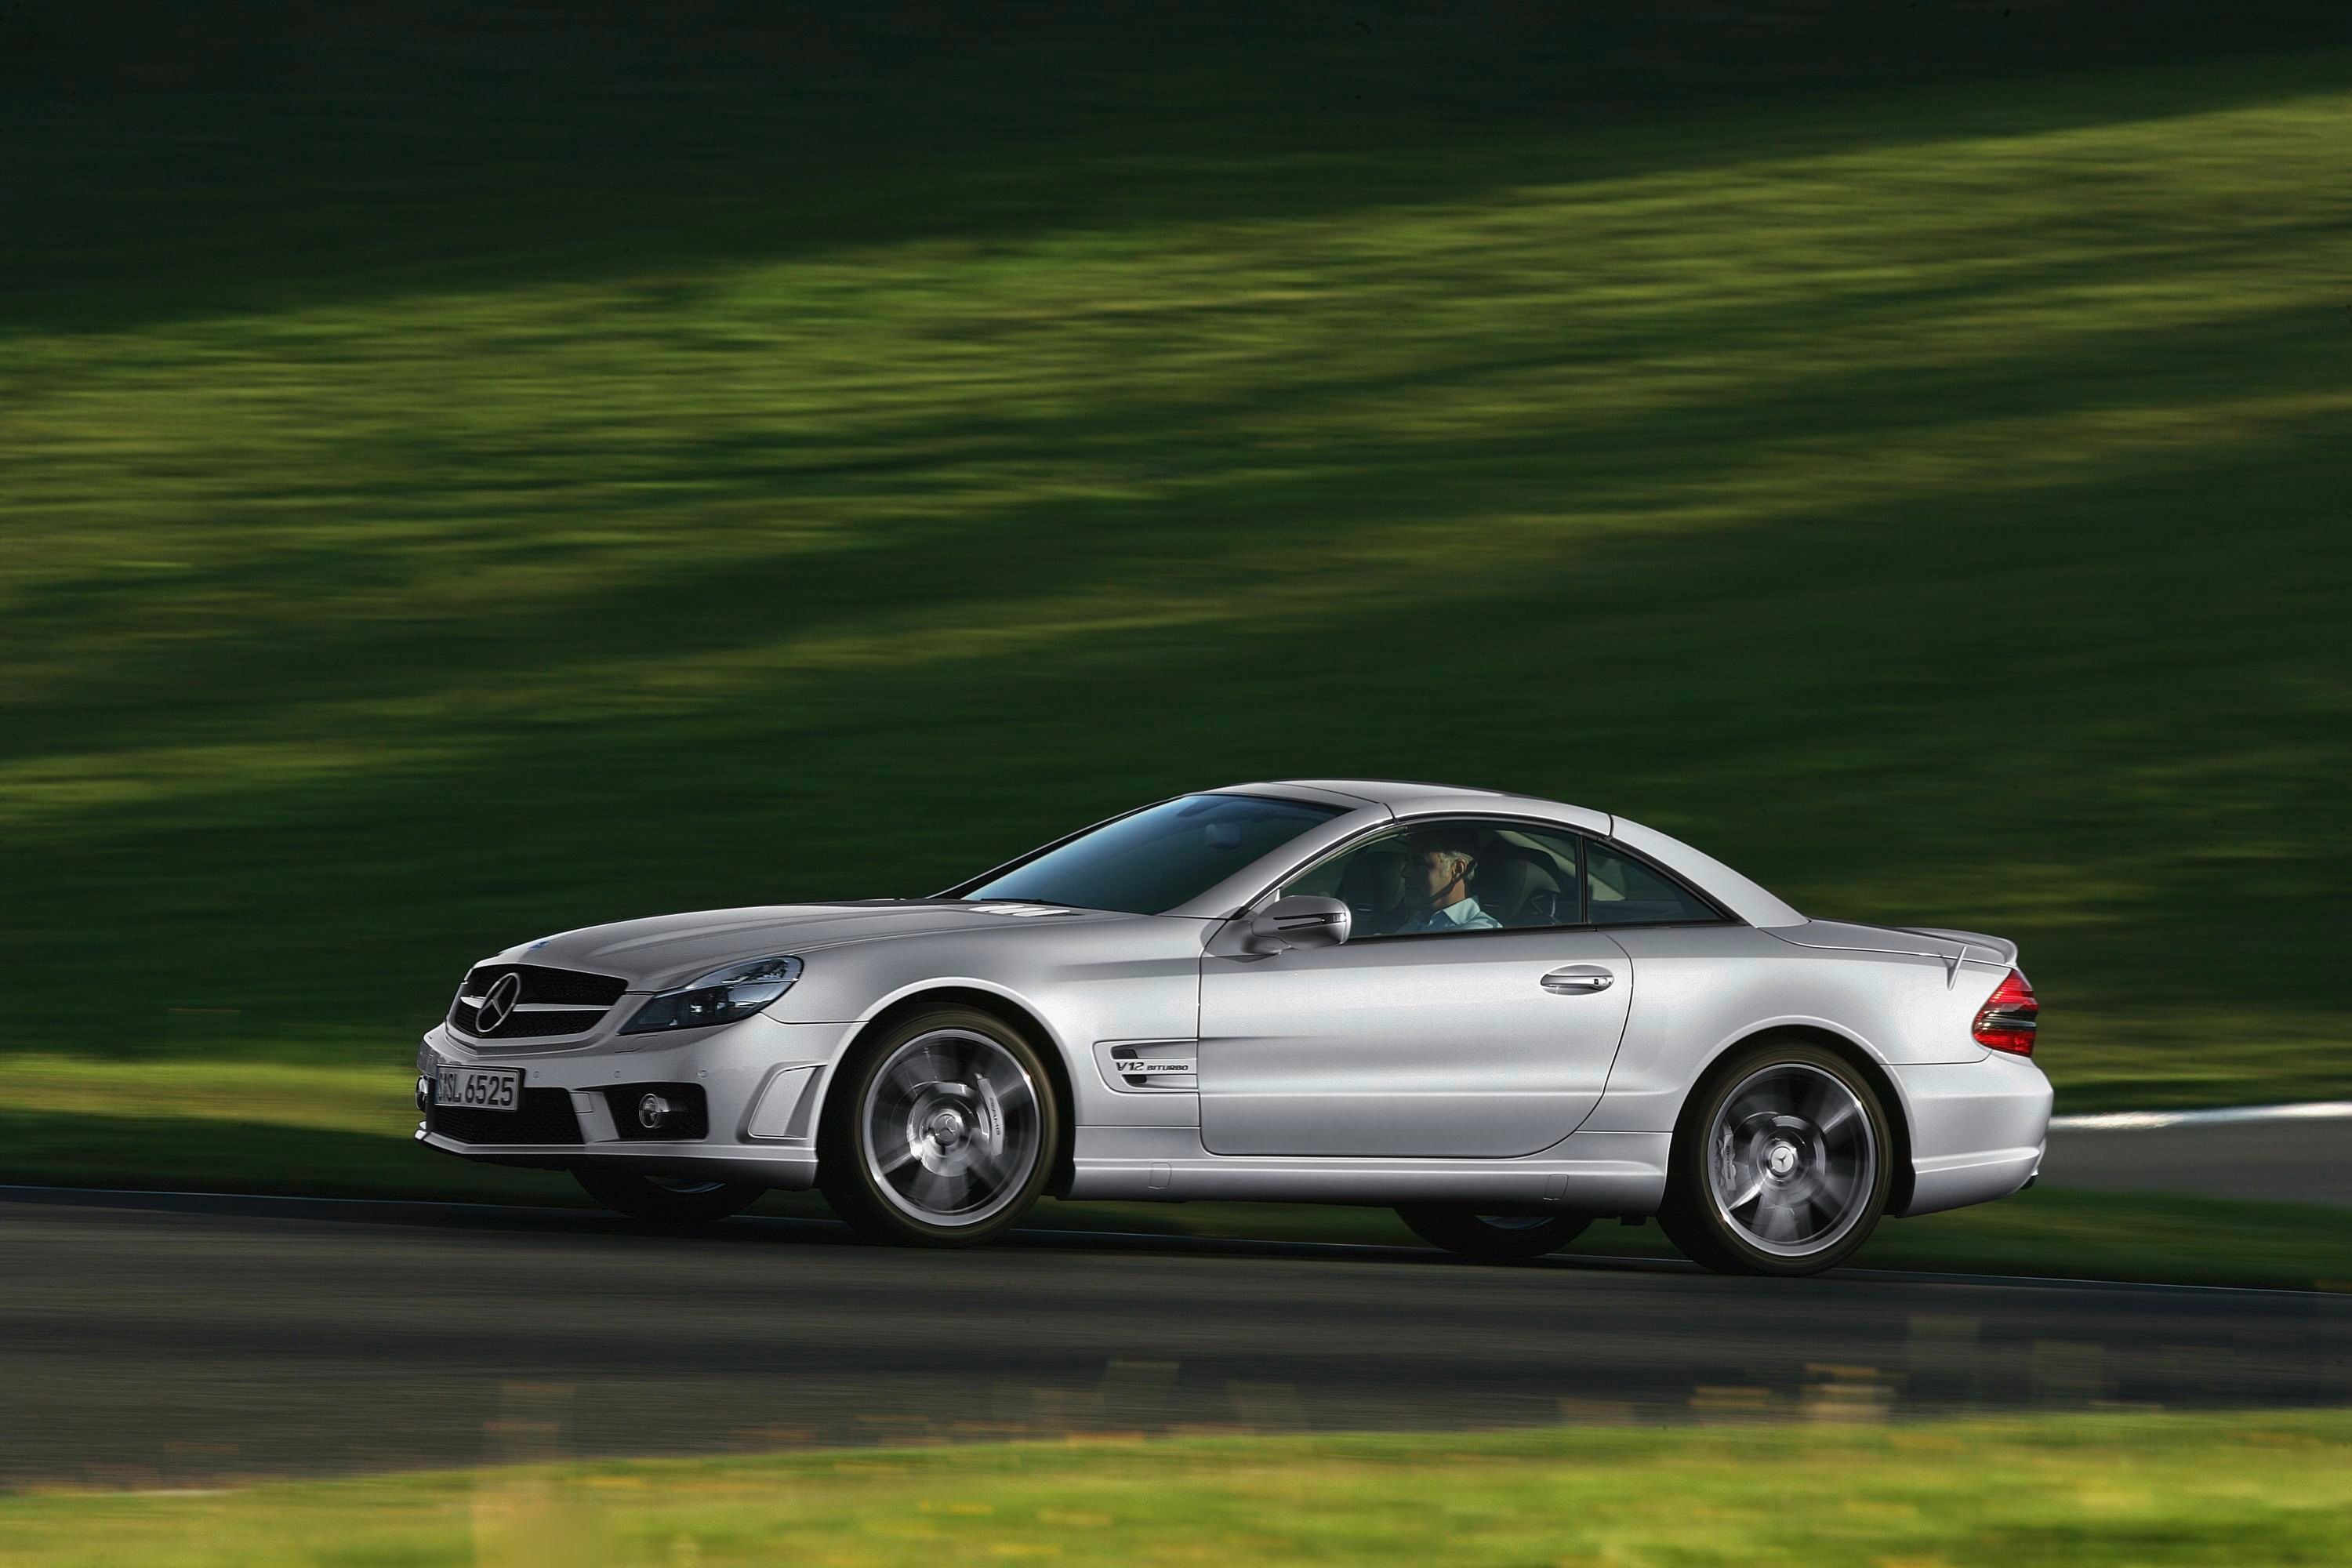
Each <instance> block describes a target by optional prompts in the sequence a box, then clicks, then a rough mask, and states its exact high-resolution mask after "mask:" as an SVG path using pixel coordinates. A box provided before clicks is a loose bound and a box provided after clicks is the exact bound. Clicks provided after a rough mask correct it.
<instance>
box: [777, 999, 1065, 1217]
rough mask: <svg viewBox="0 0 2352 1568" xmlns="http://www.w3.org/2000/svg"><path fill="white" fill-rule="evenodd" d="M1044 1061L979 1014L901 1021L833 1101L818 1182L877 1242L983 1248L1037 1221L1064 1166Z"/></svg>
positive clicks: (942, 1013) (947, 1013)
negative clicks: (1032, 1218)
mask: <svg viewBox="0 0 2352 1568" xmlns="http://www.w3.org/2000/svg"><path fill="white" fill-rule="evenodd" d="M1063 1137H1064V1130H1063V1126H1062V1112H1061V1107H1060V1103H1059V1101H1058V1100H1056V1098H1055V1092H1054V1079H1053V1078H1052V1076H1051V1074H1050V1073H1049V1072H1048V1071H1047V1070H1046V1067H1045V1058H1043V1057H1042V1056H1040V1055H1039V1054H1038V1051H1037V1047H1035V1046H1034V1045H1032V1044H1031V1043H1030V1041H1029V1040H1028V1038H1027V1037H1024V1035H1023V1034H1022V1033H1021V1031H1020V1030H1018V1029H1016V1028H1014V1027H1013V1026H1011V1025H1010V1024H1007V1023H1006V1022H1004V1020H1003V1019H1002V1018H998V1017H996V1016H993V1015H991V1014H987V1013H982V1012H979V1011H977V1010H975V1009H972V1008H969V1007H947V1008H940V1009H939V1010H938V1011H935V1012H929V1013H923V1014H919V1015H917V1016H913V1017H909V1018H906V1019H903V1020H901V1021H900V1022H899V1023H898V1024H895V1025H893V1026H891V1027H890V1028H888V1029H887V1030H886V1031H884V1032H883V1033H882V1034H880V1035H879V1036H877V1037H875V1038H873V1039H871V1040H869V1041H866V1042H862V1043H861V1045H860V1046H859V1048H858V1050H857V1053H856V1056H855V1057H854V1058H852V1059H851V1061H850V1063H849V1064H848V1067H847V1068H846V1070H845V1071H844V1072H843V1073H842V1075H841V1076H840V1078H839V1079H837V1080H836V1082H835V1087H834V1090H833V1092H832V1093H830V1094H828V1095H827V1096H826V1097H825V1107H824V1121H823V1122H822V1123H821V1125H820V1128H819V1134H818V1141H817V1182H818V1184H819V1185H820V1186H821V1187H822V1188H823V1189H824V1195H825V1199H826V1201H827V1202H829V1203H831V1204H832V1205H833V1208H834V1212H835V1213H836V1214H838V1215H841V1217H842V1218H843V1219H845V1220H846V1221H847V1222H848V1223H849V1227H850V1228H851V1229H852V1230H854V1231H856V1233H857V1234H858V1235H859V1236H861V1237H865V1238H866V1240H868V1241H874V1242H881V1243H885V1244H888V1245H893V1246H898V1247H976V1246H978V1245H979V1244H981V1243H982V1242H984V1241H989V1240H992V1239H993V1238H994V1237H998V1236H1001V1235H1003V1233H1004V1232H1005V1231H1007V1230H1010V1229H1012V1228H1013V1226H1016V1225H1019V1224H1020V1223H1021V1221H1022V1220H1023V1219H1024V1217H1026V1216H1027V1215H1028V1213H1029V1211H1030V1209H1031V1208H1032V1207H1034V1205H1035V1204H1036V1202H1037V1198H1038V1195H1039V1194H1041V1193H1043V1192H1044V1191H1045V1183H1046V1182H1047V1180H1048V1179H1049V1178H1050V1177H1051V1176H1052V1175H1053V1173H1054V1169H1055V1162H1056V1161H1057V1160H1059V1159H1060V1157H1061V1151H1062V1139H1063Z"/></svg>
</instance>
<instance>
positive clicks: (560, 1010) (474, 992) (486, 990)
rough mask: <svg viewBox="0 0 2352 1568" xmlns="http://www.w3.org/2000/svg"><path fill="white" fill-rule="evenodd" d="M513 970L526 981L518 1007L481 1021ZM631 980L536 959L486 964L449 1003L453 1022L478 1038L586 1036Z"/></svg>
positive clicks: (513, 972) (459, 988)
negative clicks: (493, 1023) (485, 1005)
mask: <svg viewBox="0 0 2352 1568" xmlns="http://www.w3.org/2000/svg"><path fill="white" fill-rule="evenodd" d="M509 975H514V976H516V977H517V978H519V979H520V982H521V985H522V989H521V993H520V995H518V996H517V997H516V998H515V1000H514V1006H513V1007H512V1009H511V1010H510V1011H509V1013H508V1014H507V1016H505V1017H503V1018H501V1019H499V1021H498V1026H497V1027H495V1028H491V1029H484V1028H482V1027H481V1026H480V1015H481V1005H482V1001H483V999H484V998H485V997H486V996H488V994H490V992H491V989H492V988H493V987H495V986H496V985H497V984H499V982H500V981H501V980H504V979H505V978H506V977H507V976H509ZM628 988H629V983H628V982H627V981H625V980H623V979H620V978H619V977H618V976H615V975H611V974H584V973H581V972H580V971H579V970H576V969H549V968H546V967H544V966H542V965H541V964H536V963H485V964H481V965H479V966H478V967H477V968H475V969H474V970H473V971H472V972H471V973H468V974H467V976H466V983H465V984H463V985H460V986H458V987H457V1000H456V1001H455V1002H453V1003H451V1004H450V1005H449V1023H450V1026H451V1027H453V1028H455V1029H457V1030H458V1031H460V1032H461V1033H463V1034H467V1035H470V1036H472V1037H474V1038H476V1039H478V1040H494V1041H507V1040H542V1039H548V1038H551V1037H555V1036H560V1035H584V1034H586V1033H587V1032H588V1031H589V1030H591V1029H593V1028H594V1027H595V1026H597V1025H598V1024H599V1023H601V1022H603V1021H604V1015H605V1014H607V1013H609V1012H611V1011H612V1010H613V1004H614V1003H615V1002H618V1001H619V1000H620V999H621V994H622V993H623V992H625V991H626V990H628Z"/></svg>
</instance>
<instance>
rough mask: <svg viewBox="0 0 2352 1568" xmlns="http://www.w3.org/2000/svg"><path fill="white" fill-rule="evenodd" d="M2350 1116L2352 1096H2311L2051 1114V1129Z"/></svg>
mask: <svg viewBox="0 0 2352 1568" xmlns="http://www.w3.org/2000/svg"><path fill="white" fill-rule="evenodd" d="M2347 1117H2352V1100H2305V1101H2304V1102H2303V1103H2301V1104H2299V1105H2232V1106H2227V1107H2224V1108H2223V1109H2221V1110H2109V1111H2105V1112H2103V1113H2101V1114H2099V1115H2095V1116H2053V1117H2052V1118H2051V1119H2050V1131H2053V1132H2144V1131H2149V1130H2151V1129H2154V1128H2158V1127H2225V1126H2228V1125H2230V1124H2231V1123H2233V1122H2240V1121H2339V1120H2342V1119H2345V1118H2347Z"/></svg>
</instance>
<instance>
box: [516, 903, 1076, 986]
mask: <svg viewBox="0 0 2352 1568" xmlns="http://www.w3.org/2000/svg"><path fill="white" fill-rule="evenodd" d="M1113 918H1117V917H1115V916H1110V915H1107V914H1106V913H1105V912H1104V911H1101V910H1072V909H1066V908H1064V907H1062V906H1061V905H1058V904H1015V903H984V904H975V903H966V902H964V901H963V900H960V899H947V900H942V899H873V900H858V901H855V902H845V903H833V904H760V905H754V906H751V907H750V908H747V909H740V910H697V911H695V912H693V913H691V914H682V915H656V916H655V917H653V918H652V919H650V920H641V921H615V922H614V923H613V924H611V925H601V926H583V927H582V928H580V929H579V930H578V931H559V932H557V933H556V934H555V935H553V936H549V937H541V938H540V939H539V940H538V941H537V942H523V943H521V944H520V945H519V946H515V947H510V948H509V949H507V950H506V951H505V952H501V953H499V954H498V955H497V956H496V957H495V958H493V959H490V960H488V962H490V963H541V964H546V965H548V966H549V967H551V968H554V969H578V970H585V971H588V972H589V973H595V974H613V975H618V976H620V977H621V978H623V979H625V980H626V981H627V982H628V983H629V989H630V990H632V991H662V990H667V989H669V988H671V987H673V986H678V985H683V984H687V983H688V982H689V981H691V980H694V979H696V978H698V976H700V975H703V974H706V973H709V972H710V971H711V970H713V969H717V968H719V966H720V965H722V964H727V963H740V962H741V961H743V960H745V959H751V958H767V957H771V956H773V955H775V954H779V953H792V954H795V955H800V954H805V953H809V952H815V951H816V950H818V949H820V948H828V947H840V946H842V945H844V944H845V943H848V942H877V941H884V940H887V939H889V938H892V937H905V936H929V935H932V934H935V933H937V932H940V931H975V930H983V929H985V930H997V931H1002V930H1007V929H1017V928H1023V927H1027V928H1031V929H1036V928H1044V927H1053V926H1061V925H1067V924H1069V923H1070V922H1072V921H1097V920H1104V919H1113Z"/></svg>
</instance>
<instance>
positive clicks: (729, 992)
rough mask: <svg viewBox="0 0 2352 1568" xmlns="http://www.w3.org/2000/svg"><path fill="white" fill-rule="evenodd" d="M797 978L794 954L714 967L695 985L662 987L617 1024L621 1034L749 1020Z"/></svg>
mask: <svg viewBox="0 0 2352 1568" xmlns="http://www.w3.org/2000/svg"><path fill="white" fill-rule="evenodd" d="M800 977H801V961H800V960H799V959H797V958H755V959H753V960H751V963H730V964H729V965H728V966H727V967H726V968H724V969H714V970H712V971H711V972H710V973H708V974H706V975H704V976H703V977H702V978H701V979H699V980H698V981H696V982H695V983H694V984H691V985H688V986H686V987H684V988H682V989H680V990H677V991H665V992H663V993H662V994H660V995H658V996H656V997H655V998H653V1000H651V1001H649V1002H647V1003H646V1005H644V1006H642V1007H640V1008H638V1009H637V1016H635V1017H634V1018H631V1019H630V1020H629V1021H628V1022H627V1023H626V1024H625V1025H623V1026H622V1027H621V1033H623V1034H625V1035H657V1034H659V1033H661V1032H662V1031H663V1030H664V1029H698V1028H701V1027H703V1026H705V1025H708V1024H731V1023H733V1022H734V1021H735V1020H736V1019H738V1018H748V1017H750V1016H751V1015H752V1014H754V1013H756V1012H758V1011H759V1010H760V1009H761V1008H762V1007H764V1006H766V1005H768V1004H769V1003H771V1002H773V1001H774V1000H775V999H776V998H777V997H779V996H782V994H784V993H785V992H787V991H790V990H791V989H792V988H793V981H795V980H798V979H799V978H800Z"/></svg>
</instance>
